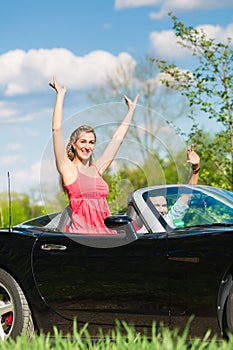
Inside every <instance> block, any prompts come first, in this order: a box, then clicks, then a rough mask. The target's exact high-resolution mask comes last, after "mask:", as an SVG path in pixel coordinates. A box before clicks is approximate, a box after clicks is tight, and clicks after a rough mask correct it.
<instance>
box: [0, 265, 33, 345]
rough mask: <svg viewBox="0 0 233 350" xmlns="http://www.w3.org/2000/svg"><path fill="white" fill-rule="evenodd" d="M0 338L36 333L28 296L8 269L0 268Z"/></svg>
mask: <svg viewBox="0 0 233 350" xmlns="http://www.w3.org/2000/svg"><path fill="white" fill-rule="evenodd" d="M0 319H1V324H0V339H2V340H6V339H7V338H9V337H10V338H13V339H16V337H17V336H19V335H21V334H22V333H26V334H27V336H28V338H29V339H30V337H31V336H32V334H33V333H34V325H33V320H32V315H31V311H30V308H29V306H28V303H27V300H26V297H25V295H24V293H23V291H22V289H21V288H20V286H19V285H18V283H17V282H16V281H15V279H14V278H13V277H12V276H11V275H10V274H9V273H8V272H6V271H4V270H2V269H0Z"/></svg>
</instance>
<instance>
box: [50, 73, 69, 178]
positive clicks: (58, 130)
mask: <svg viewBox="0 0 233 350" xmlns="http://www.w3.org/2000/svg"><path fill="white" fill-rule="evenodd" d="M49 85H50V86H51V87H52V88H53V89H54V90H55V91H56V102H55V106H54V110H53V120H52V131H53V147H54V154H55V158H56V165H57V170H58V171H59V173H60V174H62V172H63V167H64V164H65V162H66V160H68V158H67V156H66V145H65V140H64V136H63V133H62V115H63V105H64V99H65V94H66V87H65V86H63V87H62V86H60V85H59V84H58V82H57V81H56V79H55V77H53V79H52V80H51V81H50V83H49Z"/></svg>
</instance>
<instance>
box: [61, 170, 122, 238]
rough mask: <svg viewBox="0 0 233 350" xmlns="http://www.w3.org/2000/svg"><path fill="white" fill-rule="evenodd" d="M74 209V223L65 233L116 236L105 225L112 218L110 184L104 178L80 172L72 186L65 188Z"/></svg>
mask: <svg viewBox="0 0 233 350" xmlns="http://www.w3.org/2000/svg"><path fill="white" fill-rule="evenodd" d="M64 188H65V189H66V191H67V194H68V196H69V200H70V207H71V209H72V222H71V225H70V226H69V227H66V228H65V232H73V233H82V234H93V233H94V234H115V233H116V232H115V231H113V230H110V229H108V228H107V227H106V226H105V224H104V219H105V218H106V217H107V216H110V215H111V213H110V210H109V207H108V203H107V200H106V197H107V195H108V184H107V183H106V182H105V181H104V180H103V178H102V176H101V175H100V176H99V177H97V178H95V177H90V176H87V175H85V174H83V173H81V172H79V171H78V176H77V179H76V181H75V182H74V183H72V184H71V185H67V186H64Z"/></svg>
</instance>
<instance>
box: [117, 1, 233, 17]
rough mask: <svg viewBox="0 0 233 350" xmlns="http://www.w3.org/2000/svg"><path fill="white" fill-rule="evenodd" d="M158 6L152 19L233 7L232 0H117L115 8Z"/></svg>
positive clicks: (151, 15) (152, 14)
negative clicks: (182, 12)
mask: <svg viewBox="0 0 233 350" xmlns="http://www.w3.org/2000/svg"><path fill="white" fill-rule="evenodd" d="M144 6H157V7H160V8H159V10H158V12H152V13H151V14H150V18H151V19H159V18H163V17H165V16H166V15H167V13H168V12H170V11H172V12H176V13H177V12H178V11H193V10H211V9H215V8H223V7H233V2H232V0H222V1H219V0H205V1H203V0H115V9H117V10H121V9H124V8H132V7H144Z"/></svg>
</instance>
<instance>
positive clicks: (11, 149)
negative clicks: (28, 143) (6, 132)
mask: <svg viewBox="0 0 233 350" xmlns="http://www.w3.org/2000/svg"><path fill="white" fill-rule="evenodd" d="M21 148H22V146H21V144H20V143H10V144H8V145H6V147H5V150H6V152H15V151H19V150H20V149H21Z"/></svg>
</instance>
